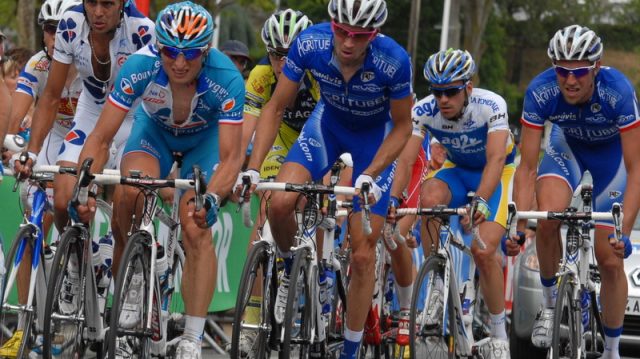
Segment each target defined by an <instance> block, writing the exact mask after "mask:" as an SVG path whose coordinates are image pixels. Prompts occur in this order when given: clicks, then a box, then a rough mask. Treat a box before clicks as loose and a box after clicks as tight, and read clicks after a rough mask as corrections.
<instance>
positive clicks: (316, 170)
mask: <svg viewBox="0 0 640 359" xmlns="http://www.w3.org/2000/svg"><path fill="white" fill-rule="evenodd" d="M387 124H388V125H387ZM387 124H384V125H378V126H362V127H360V128H357V129H355V130H353V129H350V128H347V127H345V126H343V125H342V124H341V123H340V121H338V120H335V119H333V118H331V116H329V115H328V114H327V112H326V111H325V106H324V102H323V101H322V100H320V102H318V104H317V105H316V108H315V109H314V110H313V113H312V114H311V116H310V117H309V119H308V120H307V122H306V123H305V124H304V127H303V128H302V131H301V132H300V136H299V137H298V139H297V140H296V142H295V143H294V144H293V147H291V150H290V151H289V154H288V155H287V159H286V160H285V162H295V163H299V164H300V165H302V166H304V167H305V168H306V169H307V170H309V172H310V173H311V178H312V179H313V180H314V181H315V180H319V179H321V178H322V177H323V176H324V175H325V174H326V173H327V172H328V171H329V170H330V169H331V166H332V165H333V163H334V162H335V161H336V159H338V157H339V156H340V155H341V154H343V153H345V152H349V153H351V157H352V158H353V165H354V168H353V178H354V181H355V179H356V178H358V176H359V175H360V174H362V171H364V170H365V169H366V168H367V166H369V164H370V163H371V161H372V160H373V157H374V156H375V155H376V153H377V152H378V148H379V147H380V145H381V144H382V141H383V140H384V139H385V137H386V136H387V134H388V132H389V131H390V129H391V121H390V120H389V121H388V122H387ZM395 168H396V163H395V162H393V163H392V164H391V165H389V166H388V167H387V168H386V169H384V170H383V171H382V172H381V173H380V174H379V175H378V177H377V178H375V181H376V184H377V185H378V186H379V187H380V188H381V189H382V196H381V198H380V199H379V200H378V202H377V203H376V204H375V205H374V206H373V207H372V208H371V212H372V213H375V214H377V215H380V216H386V214H387V206H388V205H389V195H390V192H391V183H392V182H393V176H394V174H395ZM353 209H354V211H356V212H357V211H360V210H361V207H360V200H359V198H357V197H356V198H354V199H353Z"/></svg>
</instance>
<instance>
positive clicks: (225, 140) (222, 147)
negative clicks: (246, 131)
mask: <svg viewBox="0 0 640 359" xmlns="http://www.w3.org/2000/svg"><path fill="white" fill-rule="evenodd" d="M242 127H243V126H242V125H239V124H220V126H219V136H218V138H219V144H218V146H219V149H212V150H217V151H218V153H219V156H220V163H219V165H218V168H217V169H216V172H215V173H214V174H213V176H211V180H210V181H209V184H208V185H207V191H208V192H213V193H216V194H218V195H219V196H220V197H222V198H224V197H226V196H228V195H229V194H230V193H231V191H232V187H233V185H234V184H235V182H236V177H237V176H238V172H240V168H241V167H242V162H243V161H241V158H240V152H241V149H240V139H241V137H242V132H243V129H242ZM218 205H219V204H218Z"/></svg>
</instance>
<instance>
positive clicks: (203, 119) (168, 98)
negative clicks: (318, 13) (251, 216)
mask: <svg viewBox="0 0 640 359" xmlns="http://www.w3.org/2000/svg"><path fill="white" fill-rule="evenodd" d="M213 27H214V22H213V19H212V17H211V15H210V14H209V12H208V11H207V10H205V9H204V8H203V7H202V6H200V5H196V4H194V3H192V2H190V1H185V2H180V3H176V4H171V5H169V6H167V7H166V8H165V9H164V10H162V11H161V12H160V13H159V14H158V18H157V20H156V28H155V29H156V30H155V31H156V38H157V41H158V42H157V44H151V45H148V46H146V47H144V48H143V49H141V50H140V51H138V52H137V53H135V54H134V55H132V56H130V58H129V59H128V60H127V62H126V63H125V64H124V65H123V67H122V69H121V70H120V73H119V74H118V77H117V79H116V81H115V87H114V89H113V91H112V92H111V94H110V95H109V98H108V100H107V103H106V104H105V106H104V109H103V111H102V113H101V115H100V118H99V120H98V123H97V125H96V128H95V129H94V131H93V132H92V133H91V135H89V137H88V138H87V143H86V145H85V146H84V149H83V151H82V153H81V156H80V158H81V159H82V160H84V159H85V158H87V157H92V158H94V159H95V161H94V164H93V171H100V170H101V169H102V168H103V166H104V165H105V163H106V162H107V157H108V156H107V152H108V149H109V143H110V142H111V139H112V138H113V137H114V136H115V135H116V133H117V132H118V128H119V127H120V126H121V125H122V123H123V122H124V121H125V118H126V116H127V114H128V113H129V112H130V110H131V109H132V106H133V105H134V103H135V102H136V101H137V100H138V99H140V98H141V99H142V102H141V105H140V107H138V108H137V110H136V111H135V126H134V127H133V131H132V133H131V136H130V137H129V139H128V140H127V144H126V146H125V150H124V155H123V158H122V163H121V167H120V169H121V172H122V173H123V174H128V173H129V171H130V170H140V171H142V175H143V176H151V177H163V178H164V177H166V176H167V175H168V174H169V172H170V170H171V166H172V164H173V155H172V154H173V153H174V152H181V153H182V155H183V167H182V170H181V173H180V174H179V176H180V178H188V177H189V176H193V168H192V166H193V165H194V164H198V165H199V166H200V168H201V169H202V170H203V172H204V173H205V176H206V180H207V181H208V186H207V193H206V194H205V196H204V199H205V202H206V203H208V204H209V205H210V208H209V209H208V210H205V209H202V210H201V211H199V212H196V213H194V207H193V203H192V202H193V192H192V191H190V192H187V193H186V194H185V195H183V196H182V197H181V199H180V209H179V211H180V223H181V229H182V239H183V243H184V246H185V254H186V261H185V265H184V271H183V274H182V290H181V293H183V298H184V302H185V311H186V322H185V329H184V335H183V337H182V339H181V340H180V342H179V344H178V348H177V352H176V356H177V357H179V358H200V356H201V349H200V344H201V340H202V334H203V331H204V324H205V317H206V315H207V309H208V307H209V303H211V299H212V297H213V291H214V288H215V280H216V269H217V263H216V254H215V251H214V248H213V243H212V240H211V229H210V227H211V226H213V224H214V223H215V222H216V220H217V212H218V209H219V206H220V203H221V196H225V195H226V194H228V193H229V192H230V191H231V188H232V186H233V184H234V183H235V179H236V176H237V173H238V172H239V171H240V166H241V161H240V138H241V134H242V107H243V105H244V82H243V79H242V76H241V74H240V73H239V72H238V70H237V68H236V67H235V65H234V64H233V63H232V62H231V60H230V59H229V58H228V57H227V56H226V55H224V54H223V53H222V52H220V51H218V50H216V49H212V48H210V42H211V40H212V37H213ZM136 198H137V190H136V189H133V188H129V187H125V186H122V187H119V188H118V189H117V190H116V192H115V194H114V206H113V207H114V217H116V218H117V221H116V223H117V226H114V237H115V239H116V243H117V244H116V246H115V249H116V250H115V251H114V266H117V265H118V262H119V259H120V256H121V254H122V251H123V249H124V245H125V243H126V238H127V232H128V231H129V230H130V228H131V218H132V216H133V215H134V214H135V215H136V218H138V217H139V213H138V214H136V211H135V208H136V203H137V202H136ZM92 206H93V204H89V208H92ZM89 208H87V207H86V206H80V208H79V209H78V210H79V214H80V215H81V216H86V215H87V214H89V213H88V210H89ZM138 209H139V210H142V208H141V206H138ZM114 273H115V270H114ZM134 281H135V278H134V279H132V282H134ZM138 283H141V281H138ZM140 292H141V291H140V290H136V289H135V287H133V288H132V289H130V291H129V295H128V296H127V297H126V299H125V303H124V305H123V312H122V313H121V314H120V325H121V326H123V327H127V326H130V325H135V324H136V323H137V321H138V318H139V316H140V311H139V303H138V302H139V301H140V300H141V297H140V296H139V294H140ZM120 348H122V347H121V346H120Z"/></svg>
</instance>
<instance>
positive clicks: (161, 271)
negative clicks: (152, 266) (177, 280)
mask: <svg viewBox="0 0 640 359" xmlns="http://www.w3.org/2000/svg"><path fill="white" fill-rule="evenodd" d="M156 275H157V276H158V286H159V287H160V295H161V296H162V299H163V300H162V309H163V310H167V308H165V304H166V303H165V300H164V296H165V292H166V289H167V284H168V283H167V277H168V275H169V268H168V266H167V256H166V254H165V252H164V247H163V246H162V244H158V252H157V253H156Z"/></svg>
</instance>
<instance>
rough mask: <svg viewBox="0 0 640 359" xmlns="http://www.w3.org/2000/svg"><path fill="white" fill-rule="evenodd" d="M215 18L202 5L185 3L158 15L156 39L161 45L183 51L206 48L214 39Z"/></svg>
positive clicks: (171, 7)
mask: <svg viewBox="0 0 640 359" xmlns="http://www.w3.org/2000/svg"><path fill="white" fill-rule="evenodd" d="M213 27H214V23H213V18H212V17H211V14H209V12H208V11H207V10H206V9H205V8H203V7H202V6H200V5H197V4H194V3H192V2H191V1H183V2H179V3H177V4H171V5H168V6H167V7H166V8H164V9H163V10H162V11H160V13H159V14H158V19H157V20H156V38H157V40H158V43H159V44H160V45H165V46H172V47H178V48H181V49H187V48H197V47H205V46H207V45H209V43H211V39H212V38H213Z"/></svg>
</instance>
